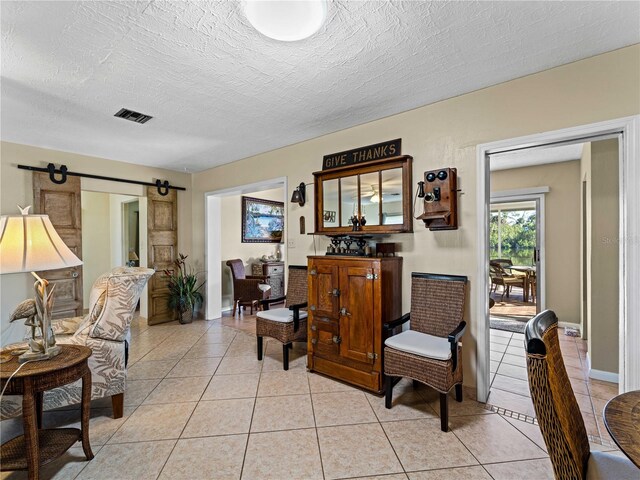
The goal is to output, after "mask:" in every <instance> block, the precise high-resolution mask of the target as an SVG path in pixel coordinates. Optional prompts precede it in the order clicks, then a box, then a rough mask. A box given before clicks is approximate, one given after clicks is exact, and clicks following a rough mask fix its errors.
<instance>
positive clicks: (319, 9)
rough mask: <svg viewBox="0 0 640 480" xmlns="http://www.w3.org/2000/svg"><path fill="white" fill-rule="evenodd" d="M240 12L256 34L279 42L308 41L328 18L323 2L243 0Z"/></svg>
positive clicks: (317, 0)
mask: <svg viewBox="0 0 640 480" xmlns="http://www.w3.org/2000/svg"><path fill="white" fill-rule="evenodd" d="M242 9H243V10H244V14H245V15H246V17H247V19H248V20H249V22H251V25H253V27H254V28H255V29H256V30H257V31H259V32H260V33H262V34H263V35H265V36H267V37H269V38H273V39H275V40H280V41H281V42H295V41H298V40H302V39H305V38H308V37H310V36H311V35H313V34H314V33H316V32H317V31H318V30H319V29H320V27H321V26H322V24H323V23H324V21H325V19H326V18H327V2H326V0H303V1H293V0H245V1H243V2H242Z"/></svg>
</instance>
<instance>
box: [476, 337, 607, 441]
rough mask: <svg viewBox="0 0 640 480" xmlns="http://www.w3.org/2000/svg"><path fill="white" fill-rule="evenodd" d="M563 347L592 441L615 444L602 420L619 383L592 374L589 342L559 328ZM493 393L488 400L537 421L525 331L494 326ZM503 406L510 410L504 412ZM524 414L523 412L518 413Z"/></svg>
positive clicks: (492, 343)
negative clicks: (590, 376)
mask: <svg viewBox="0 0 640 480" xmlns="http://www.w3.org/2000/svg"><path fill="white" fill-rule="evenodd" d="M558 333H559V339H560V350H561V351H562V357H563V359H564V363H565V367H566V369H567V374H568V375H569V380H570V381H571V386H572V387H573V391H574V394H575V396H576V400H577V401H578V405H579V406H580V411H581V412H582V417H583V419H584V423H585V427H586V429H587V433H588V434H589V437H590V440H591V441H592V442H596V443H600V444H602V445H606V446H612V447H614V446H615V444H614V443H613V440H612V439H611V437H610V436H609V434H608V433H607V429H606V427H605V426H604V422H603V420H602V412H603V410H604V406H605V405H606V403H607V401H609V400H610V399H611V398H613V397H615V396H616V395H617V394H618V384H617V383H609V382H602V381H599V380H593V379H590V378H589V372H588V369H587V367H586V352H587V347H586V344H587V342H586V341H585V340H582V339H580V338H578V337H571V336H568V335H564V331H563V329H562V328H561V329H559V332H558ZM490 339H491V340H490V350H491V369H490V371H491V393H490V394H489V400H488V404H490V405H492V406H494V407H498V408H497V411H498V412H501V413H503V414H512V413H511V412H514V413H513V414H512V415H514V416H515V417H516V418H521V419H523V420H525V421H529V422H531V421H533V418H535V416H536V415H535V412H534V410H533V403H532V402H531V394H530V392H529V383H528V380H527V368H526V357H525V349H524V335H523V334H521V333H511V332H506V331H503V330H495V329H491V331H490ZM502 409H504V410H506V411H507V412H504V411H503V410H502ZM516 414H521V415H516Z"/></svg>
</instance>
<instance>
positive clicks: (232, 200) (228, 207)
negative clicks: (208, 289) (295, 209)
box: [220, 188, 288, 309]
mask: <svg viewBox="0 0 640 480" xmlns="http://www.w3.org/2000/svg"><path fill="white" fill-rule="evenodd" d="M242 196H243V195H230V196H228V197H222V199H221V209H222V225H224V228H222V230H221V232H220V236H221V239H220V240H221V245H222V249H221V252H220V253H221V255H220V257H221V258H222V308H223V309H228V308H231V307H232V306H233V283H232V278H231V270H230V269H229V267H227V266H226V264H225V262H226V261H227V260H231V259H233V258H239V259H241V260H242V261H243V262H244V265H245V269H246V273H247V275H251V264H252V263H255V262H257V261H258V259H259V258H260V257H262V256H263V255H266V256H267V257H268V256H269V255H275V251H276V244H275V243H242V241H241V240H242ZM244 196H245V197H254V198H262V199H264V200H275V201H277V202H285V203H286V199H285V195H284V188H274V189H270V190H262V191H259V192H252V193H247V194H244ZM287 220H288V219H285V228H286V224H287V223H288V222H287ZM280 251H281V252H282V253H283V254H284V251H285V248H284V245H280ZM283 257H284V255H283ZM283 259H284V258H283Z"/></svg>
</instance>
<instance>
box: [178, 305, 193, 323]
mask: <svg viewBox="0 0 640 480" xmlns="http://www.w3.org/2000/svg"><path fill="white" fill-rule="evenodd" d="M178 321H179V322H180V323H181V324H183V325H184V324H185V323H191V322H193V308H187V309H186V310H185V311H184V312H181V311H180V310H178Z"/></svg>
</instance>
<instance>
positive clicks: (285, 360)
mask: <svg viewBox="0 0 640 480" xmlns="http://www.w3.org/2000/svg"><path fill="white" fill-rule="evenodd" d="M289 345H290V344H288V343H284V344H283V345H282V368H284V369H285V370H289Z"/></svg>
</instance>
